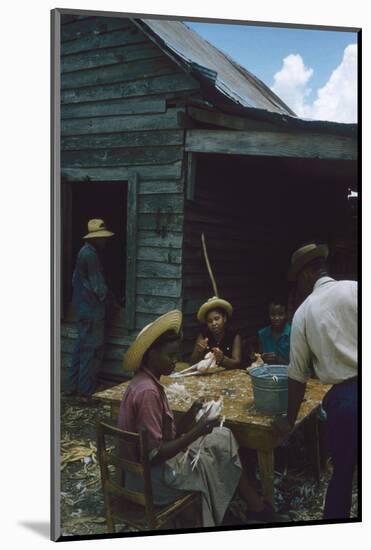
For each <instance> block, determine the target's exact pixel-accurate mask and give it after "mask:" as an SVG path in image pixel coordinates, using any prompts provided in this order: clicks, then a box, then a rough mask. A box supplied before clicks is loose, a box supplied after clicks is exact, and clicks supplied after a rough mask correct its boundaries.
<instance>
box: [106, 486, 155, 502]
mask: <svg viewBox="0 0 371 550" xmlns="http://www.w3.org/2000/svg"><path fill="white" fill-rule="evenodd" d="M106 489H107V490H108V491H109V492H110V493H111V494H112V495H115V496H118V497H123V498H124V499H126V500H128V501H129V502H131V503H133V504H141V505H142V506H145V505H146V497H145V495H144V493H139V492H137V491H130V489H126V488H125V487H119V485H116V483H112V482H111V481H106Z"/></svg>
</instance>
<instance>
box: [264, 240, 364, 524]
mask: <svg viewBox="0 0 371 550" xmlns="http://www.w3.org/2000/svg"><path fill="white" fill-rule="evenodd" d="M327 256H328V248H327V246H326V245H316V244H309V245H306V246H303V247H301V248H299V249H298V250H297V251H296V252H294V254H293V255H292V259H291V267H290V270H289V279H290V280H292V281H296V282H297V287H298V291H301V292H303V293H304V295H305V296H306V295H308V294H309V296H308V297H307V298H306V300H304V302H303V303H302V304H301V306H300V307H299V308H298V309H297V311H296V313H295V315H294V318H293V322H292V329H291V345H290V364H289V368H288V373H289V395H288V411H287V417H282V418H280V419H278V420H277V421H276V422H275V423H274V427H275V429H276V430H277V431H279V432H281V434H285V433H288V432H289V431H290V430H291V429H292V427H293V426H294V424H295V420H296V418H297V414H298V411H299V408H300V405H301V402H302V400H303V398H304V393H305V388H306V382H307V380H308V379H309V378H310V376H311V367H312V368H313V369H314V372H315V374H316V376H317V377H318V378H319V380H320V381H321V382H322V383H323V384H333V387H332V388H331V390H330V391H329V392H328V393H327V395H326V397H325V399H324V402H323V407H324V409H325V411H326V413H327V423H326V424H327V437H328V445H329V451H330V455H331V458H332V463H333V475H332V478H331V480H330V483H329V486H328V489H327V494H326V502H325V509H324V516H323V517H324V519H334V518H337V519H345V518H348V517H349V515H350V509H351V503H352V481H353V473H354V469H355V466H356V462H357V447H358V442H357V435H358V418H357V412H358V407H357V389H358V383H357V373H358V364H357V283H356V282H355V281H335V280H334V279H332V278H331V277H329V276H328V273H327V268H326V258H327Z"/></svg>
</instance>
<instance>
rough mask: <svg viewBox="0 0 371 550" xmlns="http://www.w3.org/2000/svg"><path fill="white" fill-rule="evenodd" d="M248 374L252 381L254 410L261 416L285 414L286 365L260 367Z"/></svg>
mask: <svg viewBox="0 0 371 550" xmlns="http://www.w3.org/2000/svg"><path fill="white" fill-rule="evenodd" d="M249 374H250V375H251V379H252V388H253V392H254V401H255V407H256V410H257V411H258V412H260V413H263V414H272V415H273V414H283V413H286V412H287V399H288V374H287V365H262V366H261V367H254V368H252V369H251V370H250V372H249Z"/></svg>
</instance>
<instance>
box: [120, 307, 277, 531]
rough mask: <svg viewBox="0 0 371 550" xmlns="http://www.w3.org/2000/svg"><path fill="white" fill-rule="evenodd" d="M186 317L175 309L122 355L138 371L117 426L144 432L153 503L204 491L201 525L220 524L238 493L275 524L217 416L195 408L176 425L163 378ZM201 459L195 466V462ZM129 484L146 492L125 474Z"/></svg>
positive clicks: (170, 367)
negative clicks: (237, 491)
mask: <svg viewBox="0 0 371 550" xmlns="http://www.w3.org/2000/svg"><path fill="white" fill-rule="evenodd" d="M181 321H182V314H181V312H180V311H177V310H174V311H170V312H169V313H166V314H165V315H162V316H161V317H159V318H158V319H157V320H156V321H154V322H153V323H151V324H150V325H147V326H146V327H145V328H144V329H143V330H142V331H141V332H140V333H139V335H138V336H137V338H136V340H135V341H134V342H133V344H132V345H131V346H130V348H129V350H128V352H127V353H126V355H125V357H124V368H125V369H130V370H134V371H136V374H135V375H134V377H133V379H132V380H131V382H130V384H129V386H128V388H127V390H126V392H125V394H124V396H123V399H122V401H121V404H120V411H119V420H118V427H119V428H121V429H123V430H125V431H129V432H138V430H139V427H140V426H143V427H144V428H145V429H146V438H147V447H148V450H149V458H150V461H151V474H152V475H151V477H152V489H153V498H154V503H155V504H159V505H164V504H167V503H170V502H172V501H173V500H175V499H176V498H178V497H180V496H182V494H183V492H184V491H200V492H201V495H202V517H203V520H202V521H203V526H204V527H209V526H214V525H215V524H220V523H221V521H222V519H223V516H224V514H225V512H226V509H227V507H228V504H229V503H230V501H231V499H232V497H233V495H234V493H235V491H236V489H238V490H239V492H240V494H241V496H242V498H243V499H244V500H245V502H246V504H247V507H248V509H249V510H250V518H251V517H252V519H258V520H260V521H272V520H273V518H274V513H273V509H272V507H271V506H270V504H269V503H267V502H265V501H264V500H263V497H261V496H258V495H257V493H256V492H255V490H254V489H253V488H252V486H251V485H250V482H249V481H248V480H247V477H246V474H245V473H244V472H243V471H242V467H241V462H240V458H239V453H238V444H237V442H236V440H235V438H234V436H233V434H232V432H231V431H230V430H229V429H228V428H226V427H217V428H216V426H217V425H218V424H219V423H220V422H219V419H218V418H217V417H216V418H215V417H214V418H212V417H211V418H209V415H207V414H204V415H203V416H201V418H200V419H198V421H196V419H195V416H196V414H197V412H198V411H199V410H200V408H201V406H202V404H201V403H199V402H197V401H196V402H195V403H193V405H192V406H191V408H190V409H189V410H188V412H187V413H185V414H184V415H183V416H182V417H181V418H180V420H179V421H178V422H177V424H175V421H174V416H173V413H172V412H171V410H170V407H169V403H168V400H167V397H166V393H165V390H164V386H163V385H162V384H161V383H160V379H161V376H162V375H164V376H169V375H170V374H171V373H172V371H173V370H174V368H175V363H176V360H177V356H178V352H179V345H180V328H181ZM197 453H199V459H198V461H197V463H196V465H195V466H194V468H193V467H192V466H193V464H192V459H194V458H195V456H196V455H197ZM125 486H126V487H127V488H128V489H131V490H136V491H143V479H142V477H140V476H136V475H134V474H132V473H130V472H127V474H126V479H125Z"/></svg>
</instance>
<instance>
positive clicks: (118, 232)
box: [62, 181, 127, 324]
mask: <svg viewBox="0 0 371 550" xmlns="http://www.w3.org/2000/svg"><path fill="white" fill-rule="evenodd" d="M92 218H100V219H103V220H104V221H105V224H106V227H107V228H108V229H110V230H111V231H113V232H114V233H115V235H114V237H113V238H112V239H110V240H109V244H108V246H107V247H106V249H105V250H104V252H103V255H102V258H101V259H102V263H103V269H104V273H105V277H106V280H107V284H108V287H109V288H110V289H111V290H112V292H113V293H114V295H115V297H116V299H117V301H118V302H119V303H121V304H123V303H124V300H125V282H126V227H127V182H126V181H125V182H90V181H89V182H63V183H62V262H63V263H62V279H63V284H62V301H63V312H64V315H63V316H64V319H65V320H73V318H74V316H73V308H72V307H71V299H72V273H73V269H74V266H75V262H76V257H77V254H78V252H79V250H80V248H81V246H82V245H83V240H82V237H83V236H84V235H86V233H87V224H88V221H89V220H90V219H92ZM122 318H123V315H122V314H121V315H118V316H117V318H116V319H115V324H121V322H122Z"/></svg>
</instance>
